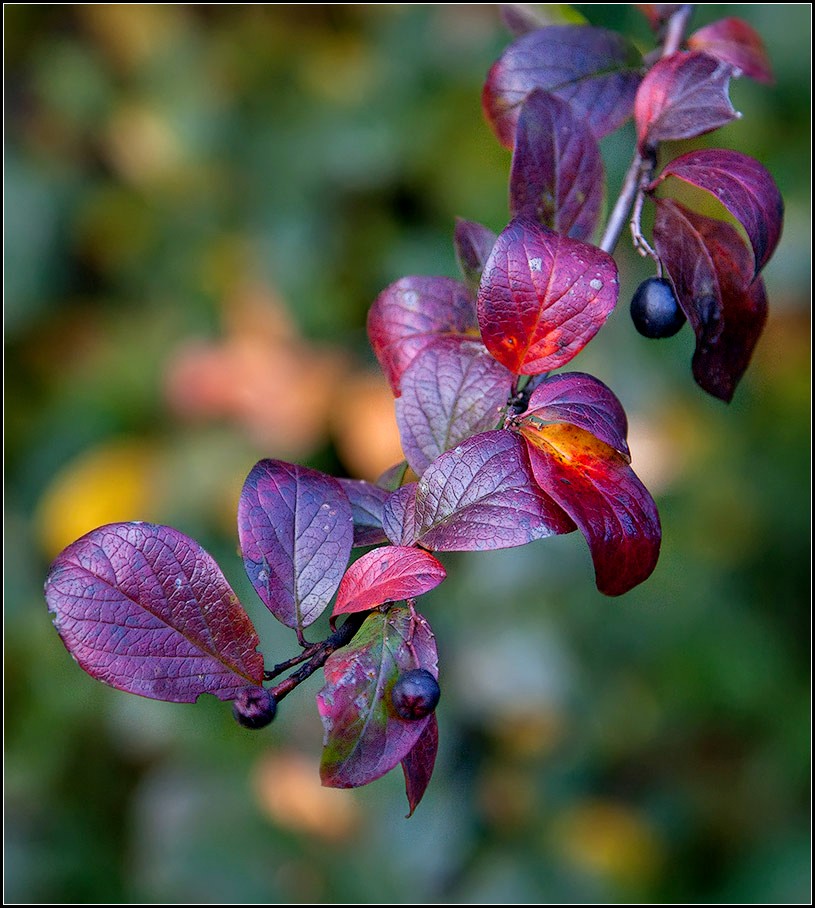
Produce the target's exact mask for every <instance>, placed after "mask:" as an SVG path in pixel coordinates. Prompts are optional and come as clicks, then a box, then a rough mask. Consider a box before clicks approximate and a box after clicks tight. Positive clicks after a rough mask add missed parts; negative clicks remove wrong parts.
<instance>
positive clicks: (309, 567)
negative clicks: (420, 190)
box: [238, 460, 354, 630]
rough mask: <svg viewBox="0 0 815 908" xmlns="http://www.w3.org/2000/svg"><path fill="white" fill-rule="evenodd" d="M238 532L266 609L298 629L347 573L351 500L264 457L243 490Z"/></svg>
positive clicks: (313, 473) (320, 476) (320, 478)
mask: <svg viewBox="0 0 815 908" xmlns="http://www.w3.org/2000/svg"><path fill="white" fill-rule="evenodd" d="M238 535H239V536H240V543H241V551H242V553H243V561H244V565H245V567H246V573H247V574H248V575H249V579H250V580H251V581H252V586H254V588H255V590H256V591H257V593H258V595H259V596H260V598H261V599H262V600H263V602H264V604H265V605H266V607H267V608H268V609H269V611H270V612H271V613H272V614H273V615H274V616H275V618H277V619H278V621H281V622H282V623H283V624H285V625H286V626H287V627H293V628H297V629H299V630H302V629H303V628H304V627H308V625H309V624H311V623H312V622H314V621H316V620H317V618H319V616H320V615H321V614H322V612H323V611H324V610H325V608H326V606H327V605H328V602H329V600H330V599H331V597H332V596H333V595H334V593H335V591H336V589H337V586H338V585H339V582H340V580H341V578H342V575H343V574H344V573H345V567H346V565H347V563H348V556H349V555H350V553H351V546H352V543H353V538H354V529H353V516H352V513H351V505H350V503H349V501H348V498H347V496H346V494H345V492H343V490H342V486H340V484H339V483H338V482H337V480H336V479H333V478H332V477H330V476H326V475H325V474H324V473H320V472H318V471H317V470H310V469H308V467H302V466H299V465H297V464H290V463H285V462H284V461H281V460H261V461H260V462H259V463H257V464H255V466H254V467H253V468H252V470H251V472H250V473H249V475H248V476H247V478H246V482H245V483H244V486H243V491H242V492H241V497H240V501H239V502H238Z"/></svg>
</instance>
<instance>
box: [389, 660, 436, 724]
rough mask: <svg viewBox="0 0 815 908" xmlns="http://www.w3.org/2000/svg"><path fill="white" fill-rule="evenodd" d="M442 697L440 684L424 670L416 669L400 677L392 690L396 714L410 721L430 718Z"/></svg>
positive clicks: (392, 700) (392, 701)
mask: <svg viewBox="0 0 815 908" xmlns="http://www.w3.org/2000/svg"><path fill="white" fill-rule="evenodd" d="M440 696H441V690H440V689H439V682H438V681H437V680H436V679H435V678H434V677H433V675H431V674H430V672H429V671H427V670H426V669H424V668H414V669H411V670H410V671H409V672H405V673H404V674H403V675H400V676H399V678H398V679H397V681H396V683H395V684H394V685H393V688H392V689H391V703H393V708H394V710H395V711H396V714H397V715H398V716H399V717H400V718H402V719H407V720H408V721H414V720H416V719H424V717H425V716H429V715H430V713H432V712H433V710H434V709H435V708H436V705H437V704H438V702H439V697H440Z"/></svg>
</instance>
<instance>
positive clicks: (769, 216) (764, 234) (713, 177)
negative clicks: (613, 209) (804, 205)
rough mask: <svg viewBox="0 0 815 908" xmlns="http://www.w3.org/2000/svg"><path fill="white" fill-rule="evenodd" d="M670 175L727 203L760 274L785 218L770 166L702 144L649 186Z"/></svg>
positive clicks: (673, 164) (772, 250)
mask: <svg viewBox="0 0 815 908" xmlns="http://www.w3.org/2000/svg"><path fill="white" fill-rule="evenodd" d="M668 177H676V179H678V180H682V182H684V183H688V184H690V185H691V186H697V187H698V188H699V189H704V190H705V191H706V192H709V193H710V194H711V195H712V196H714V197H715V198H717V199H718V200H719V201H720V202H721V203H722V205H724V207H725V208H726V209H727V210H728V211H729V212H730V214H732V215H733V217H734V218H735V219H736V220H737V221H738V222H739V223H740V224H741V225H742V227H744V229H745V231H746V233H747V237H748V239H749V240H750V245H751V246H752V247H753V254H754V256H755V268H754V273H755V274H758V272H759V271H761V269H762V268H763V267H764V266H765V265H766V264H767V262H768V261H769V259H770V256H772V254H773V252H774V251H775V247H776V246H777V245H778V240H779V239H780V238H781V225H782V223H783V220H784V201H783V199H782V198H781V193H780V192H779V191H778V187H777V186H776V185H775V181H774V180H773V178H772V177H771V176H770V173H769V171H768V170H767V168H766V167H764V166H763V165H762V164H759V162H758V161H756V160H755V159H754V158H750V157H748V156H747V155H744V154H741V153H740V152H738V151H730V150H729V149H726V148H703V149H700V150H699V151H691V152H688V153H687V154H683V155H681V156H680V157H678V158H675V159H674V160H673V161H671V163H670V164H668V165H667V166H666V167H665V168H664V169H663V171H662V173H661V174H660V175H659V178H658V179H657V180H655V181H654V183H653V184H652V185H651V187H649V188H651V189H654V188H655V187H656V186H658V185H659V184H660V183H661V182H662V181H663V180H665V179H667V178H668Z"/></svg>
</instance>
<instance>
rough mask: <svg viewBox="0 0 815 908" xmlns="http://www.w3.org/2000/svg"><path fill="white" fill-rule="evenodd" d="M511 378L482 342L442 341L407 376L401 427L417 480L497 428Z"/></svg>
mask: <svg viewBox="0 0 815 908" xmlns="http://www.w3.org/2000/svg"><path fill="white" fill-rule="evenodd" d="M511 386H512V373H511V372H509V371H508V370H507V369H505V368H504V367H503V366H502V365H501V364H500V363H499V362H497V361H496V360H494V359H493V358H492V357H491V356H490V355H489V353H487V351H486V350H485V349H484V345H483V344H481V343H480V342H477V341H468V342H465V343H459V342H457V341H455V340H452V339H451V338H439V339H438V340H436V341H434V342H433V343H432V344H429V345H428V346H427V347H425V348H424V350H422V352H421V353H420V354H419V355H418V356H417V357H416V358H415V359H414V360H413V362H412V363H411V364H410V366H408V368H407V369H406V370H405V372H404V374H403V375H402V396H401V397H399V398H397V400H396V422H397V424H398V426H399V434H400V436H401V439H402V450H403V451H404V452H405V455H406V456H407V459H408V463H409V464H410V466H411V467H412V469H413V470H414V472H415V473H416V475H417V476H421V475H422V473H424V471H425V469H426V468H427V467H428V466H430V464H431V463H432V462H433V461H434V460H435V459H436V458H437V457H438V456H439V454H442V453H444V451H448V450H449V449H450V448H453V447H455V446H456V445H457V444H458V443H459V442H461V441H464V439H465V438H469V437H470V436H471V435H475V434H476V433H478V432H485V431H486V430H487V429H493V428H495V425H496V423H497V422H498V419H499V417H500V416H501V413H502V411H503V410H504V408H505V407H506V405H507V398H508V397H509V394H510V390H511Z"/></svg>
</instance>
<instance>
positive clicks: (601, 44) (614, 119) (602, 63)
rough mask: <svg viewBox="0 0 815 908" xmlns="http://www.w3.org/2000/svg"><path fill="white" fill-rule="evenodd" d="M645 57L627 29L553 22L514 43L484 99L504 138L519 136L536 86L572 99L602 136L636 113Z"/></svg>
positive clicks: (509, 142)
mask: <svg viewBox="0 0 815 908" xmlns="http://www.w3.org/2000/svg"><path fill="white" fill-rule="evenodd" d="M641 66H642V59H641V57H640V55H639V53H638V52H637V50H636V48H635V47H634V46H633V45H632V44H631V43H630V42H629V41H628V40H627V39H626V38H624V37H623V36H622V35H620V34H618V33H616V32H612V31H608V30H606V29H603V28H595V27H594V26H590V25H551V26H547V27H546V28H540V29H538V30H537V31H533V32H529V33H528V34H525V35H522V36H521V37H520V38H518V39H516V40H515V41H513V42H512V44H510V46H509V47H508V48H507V49H506V50H505V51H504V53H503V54H502V55H501V57H500V58H499V59H498V60H497V61H496V63H494V64H493V66H492V68H491V69H490V71H489V74H488V75H487V80H486V83H485V85H484V91H483V94H482V105H483V108H484V113H485V115H486V117H487V121H488V123H489V124H490V126H491V127H492V129H493V131H494V132H495V134H496V136H497V137H498V140H499V141H500V142H501V144H502V145H505V146H506V147H507V148H512V147H513V145H514V142H515V127H516V124H517V122H518V115H519V112H520V107H521V104H522V103H523V101H524V99H525V98H526V96H527V95H528V94H529V93H530V92H532V91H534V90H535V89H536V88H541V89H543V90H544V91H548V92H551V93H552V94H554V95H557V96H558V97H559V98H560V99H561V100H563V101H566V102H568V103H569V104H570V105H571V107H572V109H573V110H574V113H575V116H576V117H578V118H579V119H582V120H584V121H585V122H586V123H587V124H588V125H589V127H590V128H591V130H592V132H593V133H594V135H595V136H596V137H597V138H602V137H603V136H605V135H608V133H610V132H613V131H614V130H615V129H617V128H618V127H619V126H622V124H623V123H625V121H626V120H627V119H628V118H629V117H630V116H631V112H632V109H633V104H634V95H635V94H636V91H637V86H638V85H639V83H640V79H641V74H640V67H641Z"/></svg>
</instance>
